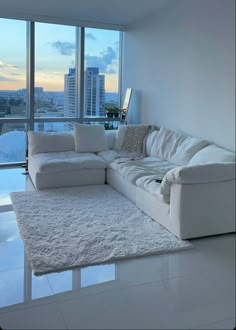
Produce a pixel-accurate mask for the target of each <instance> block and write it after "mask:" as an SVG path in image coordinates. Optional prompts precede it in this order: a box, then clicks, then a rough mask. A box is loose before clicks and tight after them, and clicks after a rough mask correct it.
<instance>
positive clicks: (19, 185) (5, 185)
mask: <svg viewBox="0 0 236 330" xmlns="http://www.w3.org/2000/svg"><path fill="white" fill-rule="evenodd" d="M23 172H24V169H23V168H14V169H12V168H11V169H2V170H1V171H0V182H1V185H0V206H1V205H7V204H11V199H10V193H11V192H12V191H24V190H25V187H26V177H25V176H24V175H22V174H21V173H23Z"/></svg>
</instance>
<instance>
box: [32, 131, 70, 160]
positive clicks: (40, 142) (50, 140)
mask: <svg viewBox="0 0 236 330" xmlns="http://www.w3.org/2000/svg"><path fill="white" fill-rule="evenodd" d="M28 143H29V148H28V149H29V155H31V156H33V155H35V154H39V153H44V152H60V151H74V150H75V143H74V135H73V133H72V132H61V133H55V132H32V131H29V132H28Z"/></svg>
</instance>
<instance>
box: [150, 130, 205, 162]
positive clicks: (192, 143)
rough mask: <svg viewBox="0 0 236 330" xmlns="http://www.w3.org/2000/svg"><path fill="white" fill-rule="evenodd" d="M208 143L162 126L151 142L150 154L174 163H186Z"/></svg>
mask: <svg viewBox="0 0 236 330" xmlns="http://www.w3.org/2000/svg"><path fill="white" fill-rule="evenodd" d="M208 144H209V143H208V142H207V141H204V140H200V139H197V138H194V137H191V136H186V135H182V134H180V133H177V132H174V131H171V130H169V129H167V128H164V127H162V128H161V129H160V131H159V133H158V135H157V137H156V139H155V141H154V143H153V146H152V149H151V156H152V157H159V158H161V159H164V160H167V161H169V162H171V163H173V164H176V165H187V164H188V163H189V161H190V159H192V158H193V156H194V155H195V154H196V153H197V152H198V151H199V150H201V149H203V148H204V147H206V146H207V145H208Z"/></svg>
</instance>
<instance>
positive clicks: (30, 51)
mask: <svg viewBox="0 0 236 330" xmlns="http://www.w3.org/2000/svg"><path fill="white" fill-rule="evenodd" d="M34 70H35V33H34V22H28V25H27V116H28V118H29V130H33V129H34V77H35V72H34Z"/></svg>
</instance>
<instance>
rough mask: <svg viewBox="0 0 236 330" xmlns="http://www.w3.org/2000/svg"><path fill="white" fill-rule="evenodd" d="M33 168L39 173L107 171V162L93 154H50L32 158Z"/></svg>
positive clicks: (68, 152)
mask: <svg viewBox="0 0 236 330" xmlns="http://www.w3.org/2000/svg"><path fill="white" fill-rule="evenodd" d="M30 166H31V168H32V169H33V168H34V170H35V171H37V172H39V173H57V172H63V171H75V170H78V169H105V168H106V162H105V161H104V160H103V159H101V158H100V157H98V156H96V155H95V154H92V153H78V152H74V151H66V152H50V153H49V152H48V153H41V154H36V155H34V156H32V157H31V158H30Z"/></svg>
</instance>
